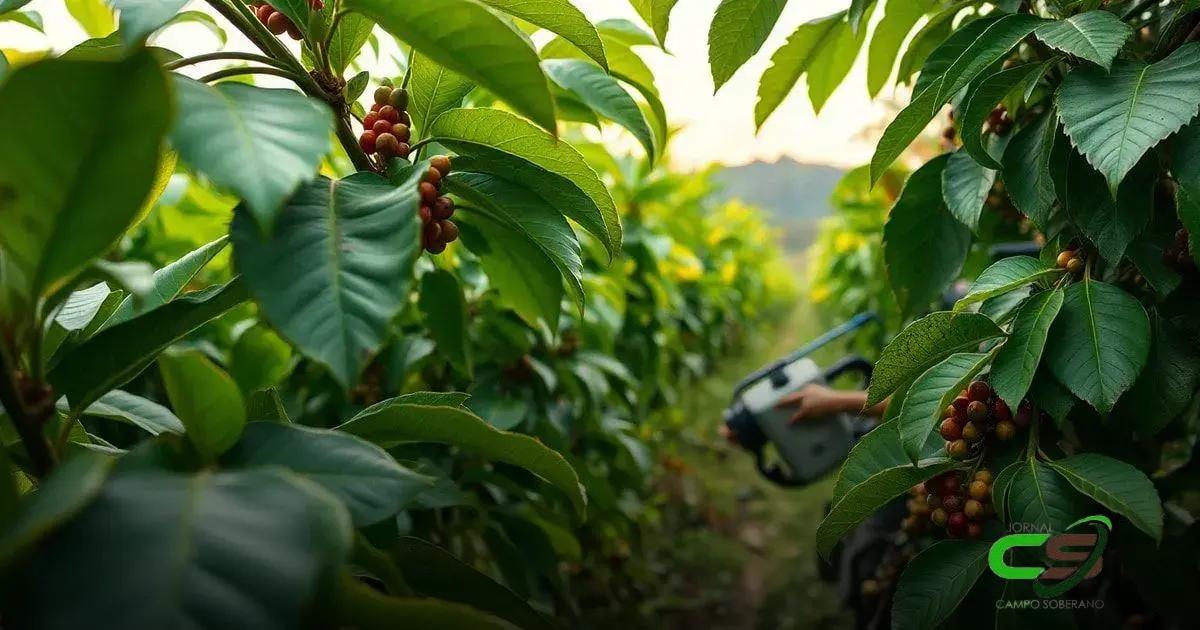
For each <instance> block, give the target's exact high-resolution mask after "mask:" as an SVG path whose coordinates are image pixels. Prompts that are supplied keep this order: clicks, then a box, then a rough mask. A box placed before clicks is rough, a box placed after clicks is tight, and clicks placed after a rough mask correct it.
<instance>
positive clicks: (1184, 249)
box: [1163, 228, 1196, 273]
mask: <svg viewBox="0 0 1200 630" xmlns="http://www.w3.org/2000/svg"><path fill="white" fill-rule="evenodd" d="M1189 239H1190V235H1189V234H1188V231H1187V230H1186V229H1184V228H1180V229H1179V230H1178V231H1176V232H1175V240H1174V241H1172V242H1171V244H1170V245H1168V246H1166V247H1165V248H1164V249H1163V264H1164V265H1166V266H1168V267H1170V268H1172V269H1174V270H1176V271H1178V272H1180V273H1191V272H1193V271H1196V259H1195V258H1193V257H1192V248H1191V245H1190V244H1189V242H1188V241H1189Z"/></svg>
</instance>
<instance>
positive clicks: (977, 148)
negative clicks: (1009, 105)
mask: <svg viewBox="0 0 1200 630" xmlns="http://www.w3.org/2000/svg"><path fill="white" fill-rule="evenodd" d="M1046 68H1047V64H1044V63H1027V64H1024V65H1021V66H1017V67H1015V68H1009V69H1008V70H1001V71H999V72H997V73H995V74H992V75H989V76H987V77H986V78H984V79H983V80H982V81H980V82H979V85H978V86H977V87H975V88H974V90H972V91H971V92H970V93H969V94H968V95H967V98H966V104H965V105H964V107H963V109H962V112H961V113H960V120H961V121H962V122H961V123H960V124H959V128H960V129H962V130H963V131H962V134H961V135H962V144H963V150H964V151H966V152H967V153H968V154H970V155H971V157H973V158H975V161H976V162H978V163H979V164H980V166H984V167H987V168H989V169H993V170H1000V169H1001V168H1002V167H1001V165H1000V162H998V161H997V160H996V158H995V157H993V156H992V155H991V153H989V151H988V148H987V147H986V146H985V145H984V136H983V126H984V122H985V121H986V120H987V117H988V115H990V114H991V113H992V110H993V109H995V107H996V104H997V103H999V102H1000V101H1002V100H1004V97H1005V96H1007V95H1008V94H1009V93H1010V92H1012V91H1013V90H1014V89H1016V88H1017V87H1019V86H1022V85H1025V83H1026V82H1028V81H1029V80H1031V79H1032V78H1034V77H1037V76H1041V74H1042V73H1043V72H1045V70H1046ZM998 153H999V154H1004V153H1006V152H1005V151H1003V150H1001V151H998Z"/></svg>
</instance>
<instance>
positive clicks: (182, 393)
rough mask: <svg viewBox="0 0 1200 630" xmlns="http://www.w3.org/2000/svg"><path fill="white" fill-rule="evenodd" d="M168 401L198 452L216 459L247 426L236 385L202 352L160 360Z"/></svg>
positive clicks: (170, 354) (159, 364)
mask: <svg viewBox="0 0 1200 630" xmlns="http://www.w3.org/2000/svg"><path fill="white" fill-rule="evenodd" d="M158 369H159V372H161V374H162V380H163V385H164V387H166V390H167V398H168V399H170V401H171V407H172V408H173V409H174V410H175V415H177V416H179V419H180V420H181V421H182V422H183V426H185V427H187V436H188V439H189V440H191V442H192V444H194V445H195V446H196V450H198V451H200V454H201V455H203V456H204V457H206V458H207V459H210V460H211V459H215V458H216V457H217V456H218V455H220V454H221V453H224V452H225V451H226V450H228V449H229V447H231V446H233V444H234V443H235V442H237V441H238V437H240V436H241V435H242V429H243V428H244V427H245V426H246V404H245V402H244V401H243V399H242V394H241V392H239V391H238V387H237V384H236V383H234V382H233V379H232V378H231V377H230V376H229V375H228V374H226V373H225V371H224V370H222V369H221V368H219V367H217V366H216V365H214V364H213V362H212V361H210V360H208V358H207V357H205V356H204V355H203V354H201V353H200V351H199V350H188V351H186V352H166V353H164V354H163V355H162V356H160V357H158Z"/></svg>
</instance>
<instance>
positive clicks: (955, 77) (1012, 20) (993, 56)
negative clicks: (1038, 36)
mask: <svg viewBox="0 0 1200 630" xmlns="http://www.w3.org/2000/svg"><path fill="white" fill-rule="evenodd" d="M1042 23H1043V20H1042V19H1041V18H1038V17H1036V16H1033V15H1029V14H1026V13H1017V14H1009V15H1004V16H1001V17H999V18H996V19H995V20H994V21H992V22H990V23H989V24H988V25H987V26H986V27H985V28H984V29H983V30H982V31H981V32H980V33H979V37H978V38H976V39H975V41H973V42H971V45H970V46H968V47H967V48H966V49H965V50H963V51H962V53H961V54H959V55H958V57H957V58H955V59H954V61H953V62H952V63H951V64H950V66H949V67H947V68H946V70H945V71H944V72H942V73H941V77H942V81H941V84H940V85H939V86H938V96H937V98H936V99H935V106H941V105H942V104H943V103H945V102H947V101H949V100H950V99H951V98H952V97H953V96H954V95H955V94H956V93H957V92H958V91H959V90H961V89H963V88H964V87H966V86H967V84H968V83H970V82H971V81H974V80H975V77H977V76H979V73H981V72H983V71H984V70H985V69H987V68H988V67H989V66H991V65H992V64H994V63H996V62H997V61H999V60H1000V59H1002V58H1004V57H1005V56H1007V55H1008V52H1009V51H1010V50H1012V49H1013V47H1014V46H1016V45H1017V44H1018V43H1020V41H1021V40H1022V39H1025V37H1026V36H1027V35H1029V34H1030V33H1032V32H1033V30H1034V29H1035V28H1037V27H1038V25H1039V24H1042ZM922 74H923V73H922Z"/></svg>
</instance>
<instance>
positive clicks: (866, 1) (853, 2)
mask: <svg viewBox="0 0 1200 630" xmlns="http://www.w3.org/2000/svg"><path fill="white" fill-rule="evenodd" d="M874 8H875V0H850V9H849V13H848V14H847V15H846V20H847V21H848V22H849V23H850V28H851V29H852V30H853V31H854V32H855V33H858V32H859V31H860V30H862V24H863V21H864V20H867V19H869V18H870V17H871V11H872V10H873V9H874Z"/></svg>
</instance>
